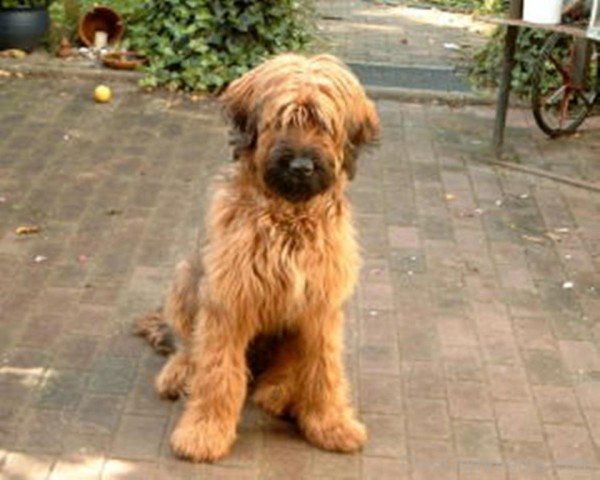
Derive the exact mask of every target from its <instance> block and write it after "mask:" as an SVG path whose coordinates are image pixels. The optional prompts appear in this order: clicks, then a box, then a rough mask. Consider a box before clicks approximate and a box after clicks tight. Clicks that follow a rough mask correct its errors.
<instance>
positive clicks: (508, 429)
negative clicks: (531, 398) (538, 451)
mask: <svg viewBox="0 0 600 480" xmlns="http://www.w3.org/2000/svg"><path fill="white" fill-rule="evenodd" d="M494 410H495V413H496V419H497V422H498V430H499V432H500V437H501V438H502V439H503V440H516V441H539V440H541V439H542V428H541V425H540V423H539V421H538V420H537V415H536V412H535V407H534V406H533V405H532V404H531V403H522V402H496V403H495V404H494Z"/></svg>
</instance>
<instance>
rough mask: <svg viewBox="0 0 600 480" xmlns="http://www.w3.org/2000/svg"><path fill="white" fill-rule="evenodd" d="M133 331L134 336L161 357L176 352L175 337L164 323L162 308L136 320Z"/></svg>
mask: <svg viewBox="0 0 600 480" xmlns="http://www.w3.org/2000/svg"><path fill="white" fill-rule="evenodd" d="M133 331H134V333H135V334H136V335H139V336H140V337H144V338H145V339H146V340H147V341H148V343H149V344H150V345H151V346H152V348H154V350H156V351H157V352H158V353H160V354H161V355H170V354H172V353H174V352H175V350H177V345H176V342H175V335H174V334H173V331H172V330H171V327H169V325H168V324H167V322H166V321H165V317H164V315H163V308H162V307H159V308H157V309H156V310H152V311H150V312H148V313H146V314H145V315H142V316H141V317H139V318H137V319H136V321H135V324H134V327H133Z"/></svg>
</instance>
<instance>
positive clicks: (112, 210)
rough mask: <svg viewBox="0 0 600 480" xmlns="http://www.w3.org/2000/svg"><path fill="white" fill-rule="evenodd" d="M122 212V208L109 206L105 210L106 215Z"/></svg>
mask: <svg viewBox="0 0 600 480" xmlns="http://www.w3.org/2000/svg"><path fill="white" fill-rule="evenodd" d="M122 213H123V210H118V209H116V208H111V209H110V210H107V211H106V214H107V215H121V214H122Z"/></svg>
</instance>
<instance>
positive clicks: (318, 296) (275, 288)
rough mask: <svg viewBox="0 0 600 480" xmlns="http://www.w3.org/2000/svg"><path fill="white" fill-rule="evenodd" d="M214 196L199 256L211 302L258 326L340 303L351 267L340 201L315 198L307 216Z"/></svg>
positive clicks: (349, 235) (354, 258)
mask: <svg viewBox="0 0 600 480" xmlns="http://www.w3.org/2000/svg"><path fill="white" fill-rule="evenodd" d="M236 191H238V190H236ZM221 192H222V193H223V194H222V195H220V196H219V197H217V198H215V199H214V203H213V215H211V216H209V218H212V219H213V221H214V222H215V223H213V224H211V225H208V228H209V232H210V235H209V243H208V246H207V248H206V250H205V255H204V265H205V267H206V280H207V286H208V292H209V296H210V297H211V299H212V300H213V301H217V302H218V303H219V304H220V305H223V306H225V308H227V306H228V305H236V306H237V308H240V309H241V311H239V312H231V314H232V315H233V316H235V317H237V318H240V317H242V318H244V319H245V320H246V321H250V322H253V323H255V322H257V323H259V324H260V325H261V326H262V327H265V328H266V329H269V327H274V328H278V327H280V326H282V324H285V325H284V326H290V323H294V322H296V321H299V320H300V319H301V318H302V317H304V316H310V315H318V313H319V312H321V311H323V310H327V309H328V308H339V307H340V306H341V304H342V303H343V302H344V301H345V300H346V298H347V297H348V296H349V295H350V294H351V292H352V289H353V287H354V283H355V281H356V276H357V270H358V266H359V265H358V263H359V259H358V251H357V245H356V241H355V238H354V230H353V228H352V225H351V218H350V212H349V210H348V207H347V206H346V204H345V201H341V200H340V201H334V200H331V199H323V202H324V203H323V205H322V206H320V205H317V206H316V209H317V210H319V209H321V210H319V212H318V214H315V212H314V211H312V210H310V209H308V210H306V211H304V210H302V208H295V209H291V208H288V209H286V208H280V206H279V205H274V204H273V203H272V202H270V201H267V200H264V201H248V199H247V198H246V199H243V198H240V197H235V196H233V195H232V196H228V195H227V188H225V189H221ZM326 200H327V202H325V201H326ZM340 202H341V203H340ZM233 299H235V302H234V301H233Z"/></svg>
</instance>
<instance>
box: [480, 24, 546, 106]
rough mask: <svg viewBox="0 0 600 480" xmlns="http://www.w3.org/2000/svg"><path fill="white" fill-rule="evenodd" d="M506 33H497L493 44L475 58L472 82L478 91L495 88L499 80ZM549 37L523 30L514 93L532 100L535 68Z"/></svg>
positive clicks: (499, 31) (493, 38) (519, 43)
mask: <svg viewBox="0 0 600 480" xmlns="http://www.w3.org/2000/svg"><path fill="white" fill-rule="evenodd" d="M504 35H505V29H498V30H497V31H496V33H495V34H494V36H493V37H492V38H491V39H490V41H489V42H488V43H487V44H486V45H485V46H484V47H483V48H482V49H481V50H480V51H479V52H477V53H476V54H475V57H474V59H473V63H472V66H471V72H470V73H471V79H472V81H473V82H474V83H475V85H476V86H478V87H483V88H490V87H496V86H497V84H498V79H499V78H500V70H501V68H502V59H503V52H504ZM547 37H548V33H547V32H545V31H543V30H535V29H522V31H521V33H520V34H519V38H518V40H517V51H516V54H515V67H514V69H513V77H512V89H513V91H514V92H515V93H516V94H518V95H519V96H521V97H527V96H529V92H530V90H531V77H532V75H533V64H534V62H535V60H536V59H537V58H538V57H539V54H540V51H541V49H542V46H543V44H544V41H545V40H546V38H547Z"/></svg>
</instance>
